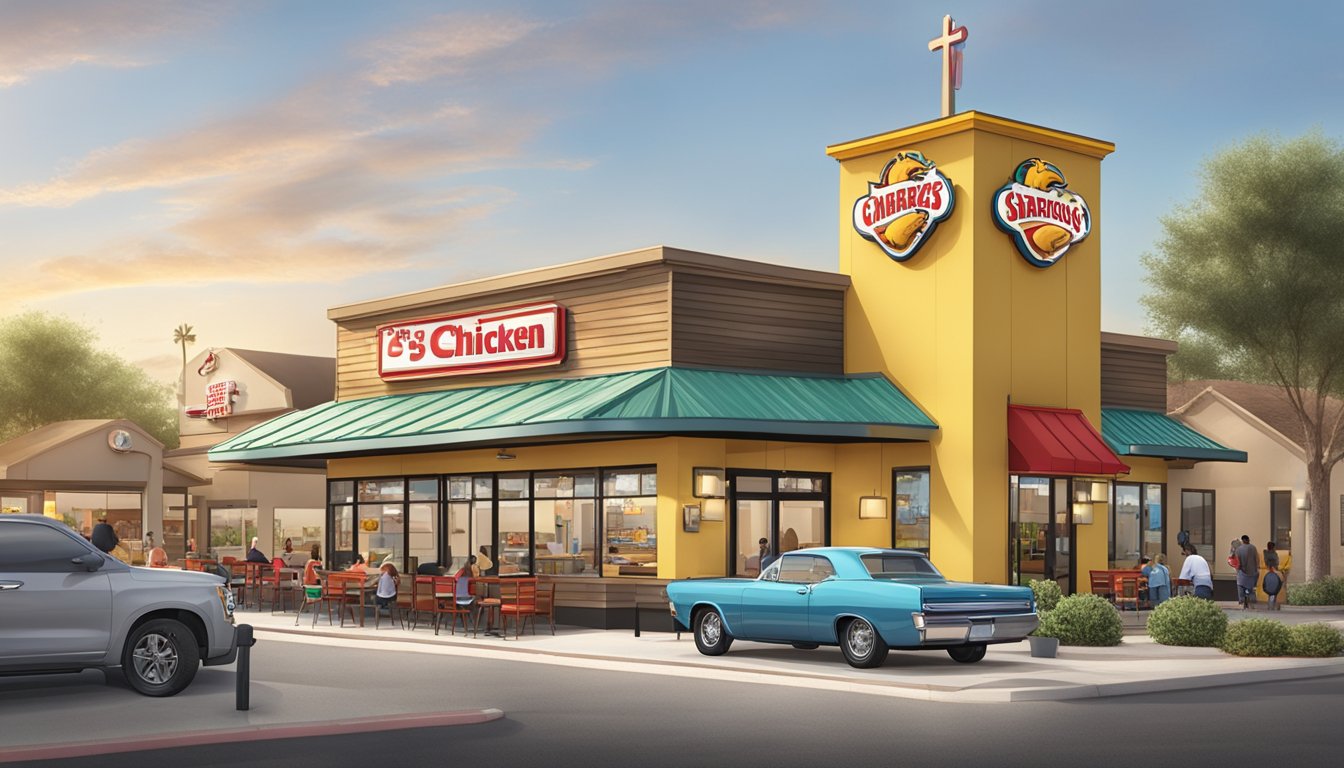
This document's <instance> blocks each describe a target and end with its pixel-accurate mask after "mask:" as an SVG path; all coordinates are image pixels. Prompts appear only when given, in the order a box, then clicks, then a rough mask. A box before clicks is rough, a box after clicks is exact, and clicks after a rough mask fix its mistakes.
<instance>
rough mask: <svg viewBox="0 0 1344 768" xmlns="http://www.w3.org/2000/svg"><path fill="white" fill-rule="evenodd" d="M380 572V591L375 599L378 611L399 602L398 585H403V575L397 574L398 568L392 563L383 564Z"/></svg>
mask: <svg viewBox="0 0 1344 768" xmlns="http://www.w3.org/2000/svg"><path fill="white" fill-rule="evenodd" d="M378 570H379V574H378V591H377V592H376V593H375V597H376V598H377V602H378V610H382V609H384V608H388V607H390V606H391V605H392V603H394V602H396V601H397V585H398V584H400V583H401V574H399V573H397V566H395V565H393V564H392V563H390V562H388V563H383V565H382V567H381V568H379V569H378Z"/></svg>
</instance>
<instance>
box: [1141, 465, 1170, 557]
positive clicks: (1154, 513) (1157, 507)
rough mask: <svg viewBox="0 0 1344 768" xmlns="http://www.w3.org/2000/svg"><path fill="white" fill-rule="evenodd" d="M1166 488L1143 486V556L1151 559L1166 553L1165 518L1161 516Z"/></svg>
mask: <svg viewBox="0 0 1344 768" xmlns="http://www.w3.org/2000/svg"><path fill="white" fill-rule="evenodd" d="M1165 490H1166V486H1164V485H1162V484H1161V483H1147V484H1145V485H1144V486H1143V517H1142V518H1140V520H1141V523H1142V526H1143V554H1145V555H1147V556H1148V557H1149V558H1151V557H1152V556H1153V555H1156V554H1157V553H1159V552H1165V551H1166V536H1164V535H1163V534H1164V532H1165V531H1166V530H1167V523H1166V518H1165V516H1164V515H1163V509H1162V504H1163V498H1162V497H1163V494H1164V492H1165Z"/></svg>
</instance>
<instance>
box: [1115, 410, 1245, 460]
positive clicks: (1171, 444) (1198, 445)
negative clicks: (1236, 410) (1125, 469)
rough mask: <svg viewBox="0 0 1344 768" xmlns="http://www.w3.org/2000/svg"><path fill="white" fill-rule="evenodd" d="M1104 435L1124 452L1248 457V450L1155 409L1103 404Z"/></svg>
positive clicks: (1199, 457)
mask: <svg viewBox="0 0 1344 768" xmlns="http://www.w3.org/2000/svg"><path fill="white" fill-rule="evenodd" d="M1101 436H1102V437H1103V438H1105V440H1106V443H1107V444H1108V445H1109V446H1111V450H1113V451H1115V452H1116V453H1117V454H1119V455H1121V456H1152V457H1155V458H1160V459H1192V460H1194V461H1240V462H1244V461H1246V452H1245V451H1236V450H1233V449H1231V448H1226V447H1224V446H1222V445H1219V444H1218V443H1215V442H1214V441H1212V440H1210V439H1209V438H1207V437H1205V436H1204V435H1201V434H1200V433H1198V432H1196V431H1195V430H1193V429H1191V428H1189V427H1187V426H1185V425H1184V424H1182V423H1181V422H1179V421H1177V420H1175V419H1173V418H1171V417H1170V416H1167V415H1166V414H1163V413H1157V412H1155V411H1140V410H1134V409H1131V408H1102V409H1101Z"/></svg>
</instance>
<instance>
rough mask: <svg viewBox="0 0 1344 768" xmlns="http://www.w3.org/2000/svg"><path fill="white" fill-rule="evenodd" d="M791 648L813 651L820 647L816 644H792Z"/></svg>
mask: <svg viewBox="0 0 1344 768" xmlns="http://www.w3.org/2000/svg"><path fill="white" fill-rule="evenodd" d="M793 647H794V648H797V649H798V650H800V651H815V650H817V649H818V648H820V647H821V646H820V645H819V644H817V643H793Z"/></svg>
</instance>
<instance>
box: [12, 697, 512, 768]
mask: <svg viewBox="0 0 1344 768" xmlns="http://www.w3.org/2000/svg"><path fill="white" fill-rule="evenodd" d="M502 717H504V712H503V711H502V710H499V709H468V710H461V711H457V712H423V713H412V714H406V715H375V716H372V717H357V718H345V719H341V720H318V721H315V722H311V723H282V724H277V725H253V726H245V727H242V728H221V729H218V730H209V731H187V732H184V733H173V734H162V735H158V736H132V737H127V738H124V739H108V740H104V741H78V742H71V743H68V744H39V745H35V746H28V747H16V748H14V749H7V750H5V751H3V752H0V763H17V762H19V761H21V760H59V759H63V758H71V757H89V756H92V755H108V754H115V753H118V752H139V751H142V750H147V749H169V748H171V747H190V746H199V745H201V744H223V743H226V742H228V743H234V742H239V741H265V740H267V739H294V738H302V737H305V736H325V735H330V734H337V733H372V732H375V731H395V730H401V729H405V728H435V727H442V726H448V725H476V724H478V723H486V722H490V721H491V720H498V719H500V718H502Z"/></svg>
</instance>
